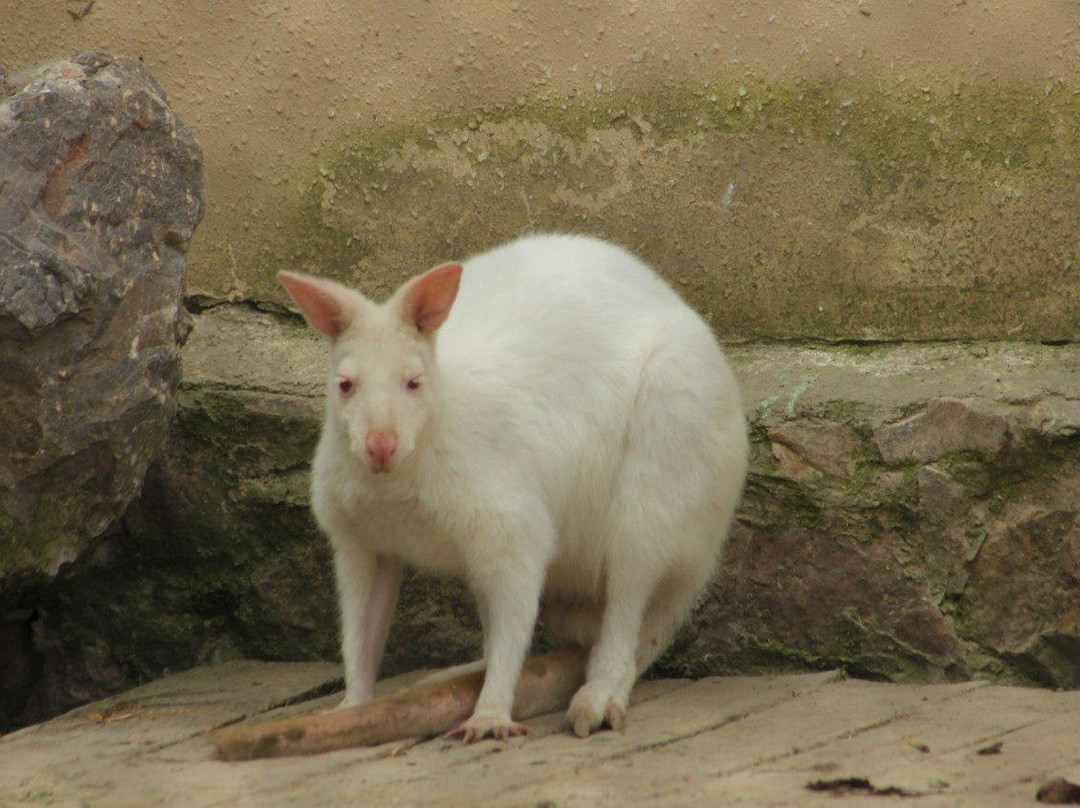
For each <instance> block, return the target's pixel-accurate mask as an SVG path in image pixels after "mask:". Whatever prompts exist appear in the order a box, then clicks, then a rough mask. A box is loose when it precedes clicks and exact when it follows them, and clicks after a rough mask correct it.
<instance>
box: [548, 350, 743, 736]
mask: <svg viewBox="0 0 1080 808" xmlns="http://www.w3.org/2000/svg"><path fill="white" fill-rule="evenodd" d="M699 377H700V368H698V367H697V366H696V365H695V360H694V359H693V357H689V358H688V357H686V356H683V355H680V354H678V353H673V352H670V351H668V350H665V346H663V345H658V346H656V347H655V348H654V350H653V351H652V352H651V354H650V355H649V357H648V358H647V359H646V361H645V363H644V365H643V367H642V372H641V384H640V387H639V388H638V392H637V396H636V398H635V401H634V405H633V407H632V409H631V412H630V418H629V420H628V423H627V431H626V443H625V447H626V448H625V454H624V456H623V460H622V463H621V465H620V469H619V473H618V477H617V479H616V485H615V487H614V490H613V495H612V498H611V510H610V512H609V521H608V525H607V528H608V530H610V535H609V537H608V541H607V543H606V546H607V548H608V551H607V556H606V559H605V561H606V564H605V579H606V580H605V584H604V589H605V593H604V594H605V602H604V607H603V617H602V621H601V626H600V632H599V635H598V637H597V641H596V644H595V645H594V646H593V647H592V650H591V652H590V655H589V664H588V668H587V672H586V681H585V684H584V685H583V686H582V687H581V689H580V690H578V692H577V694H576V695H575V696H574V699H573V701H572V702H571V703H570V710H569V713H568V717H569V719H570V724H571V726H572V727H573V729H574V732H575V733H576V734H577V735H579V736H584V735H588V734H589V733H590V732H592V731H593V730H595V729H598V728H599V727H600V726H601V725H602V724H604V723H606V724H608V725H610V726H611V727H612V728H615V729H618V728H619V727H621V725H622V723H623V721H624V718H625V714H626V707H627V700H628V698H629V695H630V689H631V688H632V687H633V685H634V681H635V680H636V679H637V676H638V673H639V671H640V669H641V666H642V663H644V662H645V660H646V659H647V661H648V662H650V663H651V662H652V660H653V659H655V658H656V656H657V655H658V654H659V653H660V652H661V651H662V650H663V647H664V646H666V644H667V641H668V640H670V638H671V635H672V634H673V633H674V631H675V628H676V627H677V626H678V624H679V622H681V620H682V618H683V617H685V615H686V611H687V610H688V609H689V607H690V605H692V603H693V597H694V596H696V594H697V592H696V591H691V590H696V589H697V588H699V587H700V586H702V585H703V584H704V582H705V581H706V580H707V579H708V576H709V575H711V573H712V571H713V569H714V567H715V563H716V556H717V553H718V551H719V547H720V544H721V543H722V541H723V536H724V531H725V529H726V527H727V526H726V524H723V523H718V522H717V519H716V517H717V515H718V513H717V509H716V507H715V501H714V494H715V490H716V488H717V486H718V485H719V484H720V480H719V479H718V478H719V473H718V469H717V463H718V462H722V461H721V460H720V451H719V449H720V447H719V446H718V445H717V444H718V443H719V441H718V435H717V434H716V433H715V432H714V431H713V430H712V428H711V426H712V424H713V422H714V421H715V420H716V419H717V413H716V412H715V406H714V404H713V403H712V401H710V400H708V399H706V398H703V396H704V395H707V393H705V392H703V389H702V387H703V386H702V384H701V383H700V379H699ZM690 570H699V571H700V572H696V573H693V574H691V573H690V572H689V571H690ZM680 581H681V582H683V583H682V587H677V588H676V590H675V591H674V592H669V587H670V586H671V585H675V583H676V582H680ZM662 584H664V585H665V586H661V585H662ZM683 589H685V590H686V591H685V592H683V591H682V590H683ZM656 598H658V599H656ZM651 602H652V603H655V606H650V603H651ZM648 610H651V611H653V612H655V614H651V615H649V616H648V618H647V617H646V612H647V611H648ZM643 640H644V641H645V643H646V644H647V646H648V647H645V648H642V642H643ZM654 640H655V646H654V645H653V641H654ZM639 649H641V652H640V653H639Z"/></svg>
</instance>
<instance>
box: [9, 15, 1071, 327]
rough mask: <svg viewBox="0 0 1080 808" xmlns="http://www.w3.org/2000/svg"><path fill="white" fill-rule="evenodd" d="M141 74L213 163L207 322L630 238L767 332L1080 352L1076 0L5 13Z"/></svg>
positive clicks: (718, 320)
mask: <svg viewBox="0 0 1080 808" xmlns="http://www.w3.org/2000/svg"><path fill="white" fill-rule="evenodd" d="M0 19H2V21H3V22H2V24H0V65H2V66H3V67H5V68H6V69H8V70H9V71H10V70H13V69H15V68H17V67H19V66H24V65H27V64H30V63H33V62H37V61H41V60H44V59H47V58H49V57H51V56H54V55H58V54H65V53H70V52H72V51H76V50H90V49H106V50H112V51H118V52H121V53H125V54H128V55H135V56H139V57H141V58H142V59H143V60H144V61H145V63H146V64H147V66H148V67H149V68H150V69H151V71H152V72H153V74H154V75H155V76H156V77H157V78H158V80H159V81H160V82H161V83H162V84H163V85H164V87H165V88H166V90H167V91H168V93H169V95H170V98H171V101H172V103H173V106H174V108H175V110H176V111H177V112H178V113H179V114H180V115H181V116H182V117H183V118H184V119H185V121H186V122H187V123H188V124H189V125H190V126H191V127H192V129H193V130H194V132H195V134H196V136H197V138H198V139H199V141H200V143H201V145H202V147H203V149H204V151H205V156H206V178H207V214H206V217H205V219H204V223H203V225H202V229H201V231H200V233H199V236H198V238H197V241H196V243H195V245H194V246H193V248H192V253H191V256H190V263H189V273H188V284H189V292H190V293H191V294H192V295H194V296H196V297H197V298H198V299H202V300H206V301H213V300H216V299H223V298H224V299H249V298H251V299H256V300H260V301H266V302H270V303H274V302H276V303H278V304H281V303H284V302H285V301H284V297H283V296H282V295H281V294H280V293H279V292H278V290H277V289H276V287H275V285H274V284H273V282H272V275H273V272H274V271H276V270H277V269H280V268H284V267H299V268H301V269H307V270H309V271H316V272H325V273H328V274H332V275H335V276H338V277H341V278H344V279H347V280H350V281H355V282H357V283H358V284H360V285H361V286H362V287H363V288H365V289H366V290H367V291H370V292H374V293H380V292H383V291H386V290H387V289H388V288H390V287H392V286H393V285H394V284H395V283H396V282H398V281H399V280H400V279H401V278H403V277H405V276H407V275H409V274H412V273H414V272H416V271H418V270H420V269H423V268H425V267H426V266H427V265H429V264H431V263H434V262H435V261H438V260H442V259H446V258H451V257H461V256H463V255H464V254H466V253H468V252H471V251H473V250H476V249H480V248H483V247H486V246H490V245H491V244H493V243H495V242H497V241H500V240H502V239H504V238H508V237H511V236H513V235H515V234H516V233H518V232H521V231H522V230H529V229H548V228H562V229H574V230H584V231H587V232H594V233H597V234H599V235H605V236H608V237H610V238H613V239H615V240H617V241H620V242H622V243H623V244H625V245H626V246H629V247H631V248H634V249H637V250H639V251H641V252H643V253H644V254H645V256H646V257H647V258H648V259H649V260H651V261H652V262H654V264H655V265H657V266H658V268H659V269H660V270H661V271H662V272H663V273H664V274H665V275H667V276H668V277H670V278H672V279H673V280H675V281H676V282H677V283H679V284H680V285H681V287H682V288H683V291H684V292H685V293H686V294H687V296H688V297H690V299H691V300H692V301H693V302H694V304H695V305H696V306H698V308H700V309H701V310H702V311H704V312H705V313H706V314H707V316H709V317H711V318H712V321H713V323H714V325H715V327H716V328H717V330H718V332H719V333H720V334H721V335H722V336H724V337H726V338H729V339H745V338H817V337H824V338H830V339H831V338H855V339H863V338H869V339H894V338H921V339H935V338H951V337H995V336H997V337H1018V338H1031V339H1075V338H1077V337H1078V336H1080V316H1078V315H1077V308H1078V307H1077V305H1076V304H1077V303H1078V295H1077V283H1076V281H1075V280H1073V276H1074V274H1075V271H1074V262H1075V261H1076V260H1080V254H1078V252H1077V250H1078V247H1077V244H1078V242H1080V239H1078V236H1080V233H1078V232H1077V228H1076V225H1074V223H1073V222H1074V221H1076V220H1080V202H1078V200H1077V198H1076V197H1077V194H1076V193H1075V164H1074V154H1075V146H1076V136H1075V134H1074V130H1075V129H1076V126H1075V120H1076V115H1077V113H1078V110H1080V107H1078V104H1077V99H1076V93H1077V91H1080V82H1078V79H1080V55H1078V43H1080V7H1078V6H1077V5H1076V4H1075V3H1070V2H1066V0H1057V1H1054V0H1026V2H1023V3H1017V2H1009V1H1008V0H1000V1H997V2H995V1H988V2H975V1H974V0H947V1H945V0H936V1H933V2H900V1H899V0H889V1H888V2H886V1H885V0H805V1H804V2H782V1H781V0H773V2H753V0H720V1H719V2H704V1H702V2H676V1H675V0H668V1H667V2H651V3H650V2H625V3H619V2H588V1H587V0H582V2H569V1H568V0H552V1H551V2H502V1H501V0H500V1H498V2H497V1H495V0H471V1H470V2H436V1H435V0H430V1H428V0H401V1H400V2H392V3H390V2H381V3H380V2H373V1H372V0H360V1H359V2H344V1H343V0H221V1H220V2H215V1H214V0H141V2H131V1H130V0H125V1H124V2H121V1H120V0H93V2H90V0H0Z"/></svg>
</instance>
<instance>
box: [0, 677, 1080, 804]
mask: <svg viewBox="0 0 1080 808" xmlns="http://www.w3.org/2000/svg"><path fill="white" fill-rule="evenodd" d="M414 678H415V674H414V675H411V676H405V677H398V678H397V679H394V680H390V681H388V682H385V683H383V684H382V686H381V687H382V690H383V692H387V691H390V690H393V689H395V688H397V687H401V686H404V685H406V684H408V683H409V682H410V681H412V680H413V679H414ZM339 682H340V670H339V668H338V666H335V665H330V664H285V663H259V662H233V663H227V664H223V665H217V666H208V667H203V668H199V669H196V670H193V671H189V672H187V673H182V674H178V675H175V676H171V677H168V678H165V679H161V680H159V681H156V682H153V683H151V684H148V685H145V686H143V687H140V688H137V689H135V690H132V691H130V692H128V693H125V694H121V695H119V696H116V697H113V698H110V699H106V700H104V701H100V702H97V703H95V704H91V705H87V706H86V707H82V708H80V709H78V710H74V711H72V712H70V713H68V714H66V715H64V716H61V717H59V718H56V719H54V720H52V721H49V722H47V723H44V724H40V725H37V726H33V727H29V728H27V729H25V730H22V731H20V732H15V733H12V734H10V735H7V736H5V737H3V738H0V805H3V806H20V807H21V806H37V805H42V804H48V805H63V806H67V805H71V806H76V805H77V806H83V805H88V806H148V805H184V806H227V805H230V806H231V805H259V806H263V805H265V806H291V805H344V804H350V805H356V804H359V805H380V806H381V805H403V806H407V805H451V806H456V805H461V806H465V805H498V806H505V805H515V806H516V805H520V806H540V805H546V806H578V805H580V806H605V805H619V806H625V805H657V806H678V805H740V806H782V805H793V804H798V805H837V804H844V803H846V804H851V805H863V804H867V802H868V801H871V800H872V801H873V804H877V803H878V802H879V801H881V802H883V801H889V800H896V799H901V798H902V797H904V796H910V797H917V798H918V799H917V800H916V802H917V804H919V805H933V806H937V805H942V806H945V805H958V806H959V805H985V806H994V805H1002V806H1005V805H1023V804H1035V792H1036V790H1037V789H1038V787H1039V785H1040V784H1042V783H1043V782H1045V781H1047V780H1050V779H1053V778H1056V777H1065V778H1067V779H1069V780H1072V781H1073V782H1076V781H1080V743H1078V740H1080V692H1054V691H1049V690H1034V689H1024V688H1014V687H997V686H992V685H988V684H986V683H982V682H965V683H960V684H951V685H929V686H916V685H897V684H886V683H878V682H867V681H860V680H852V679H846V678H844V677H843V675H842V674H840V673H837V672H824V673H807V674H796V675H784V676H759V677H741V676H740V677H713V678H708V679H702V680H699V681H687V680H657V681H647V682H642V683H640V684H639V685H638V687H637V688H636V689H635V691H634V707H633V709H632V710H631V715H630V719H631V720H630V721H629V724H628V726H627V728H626V730H625V731H624V732H621V733H612V732H605V733H601V734H599V735H596V736H594V737H592V738H590V739H588V740H584V741H583V740H579V739H577V738H574V737H572V736H571V735H569V734H568V733H567V732H566V731H565V729H566V728H565V725H564V721H563V718H562V716H561V715H549V716H542V717H540V718H537V719H535V720H533V721H531V722H529V723H530V724H531V725H532V727H533V729H534V731H535V736H534V738H533V739H531V740H529V741H523V740H515V741H512V742H510V743H506V744H501V743H495V742H485V743H481V744H477V745H474V746H461V745H459V744H457V743H449V742H444V741H441V740H429V741H423V742H421V741H416V740H414V741H402V742H395V743H390V744H385V745H383V746H379V747H374V748H370V749H353V750H343V751H340V752H333V753H329V754H325V755H317V756H313V757H305V758H287V759H276V760H263V761H253V762H248V763H222V762H219V761H216V760H214V759H213V758H212V756H211V747H210V744H209V742H208V741H207V739H206V735H207V734H208V733H209V732H210V731H211V730H213V729H215V728H218V727H221V726H225V725H229V724H234V723H237V722H255V721H262V720H268V719H271V718H283V717H286V716H289V715H296V714H300V713H303V712H311V711H315V710H318V709H325V708H327V707H330V706H332V705H333V704H334V703H335V701H336V700H337V699H338V698H340V696H339V695H336V694H334V693H332V691H333V690H334V689H335V688H336V687H337V686H338V685H339ZM811 783H818V784H823V785H830V784H832V787H833V789H834V791H824V792H817V791H812V790H810V789H809V788H808V785H810V784H811ZM838 784H839V785H838ZM843 784H846V788H845V787H842V786H843ZM836 789H839V793H834V792H835V790H836ZM871 789H875V790H876V795H875V794H874V793H873V792H872V791H871Z"/></svg>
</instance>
